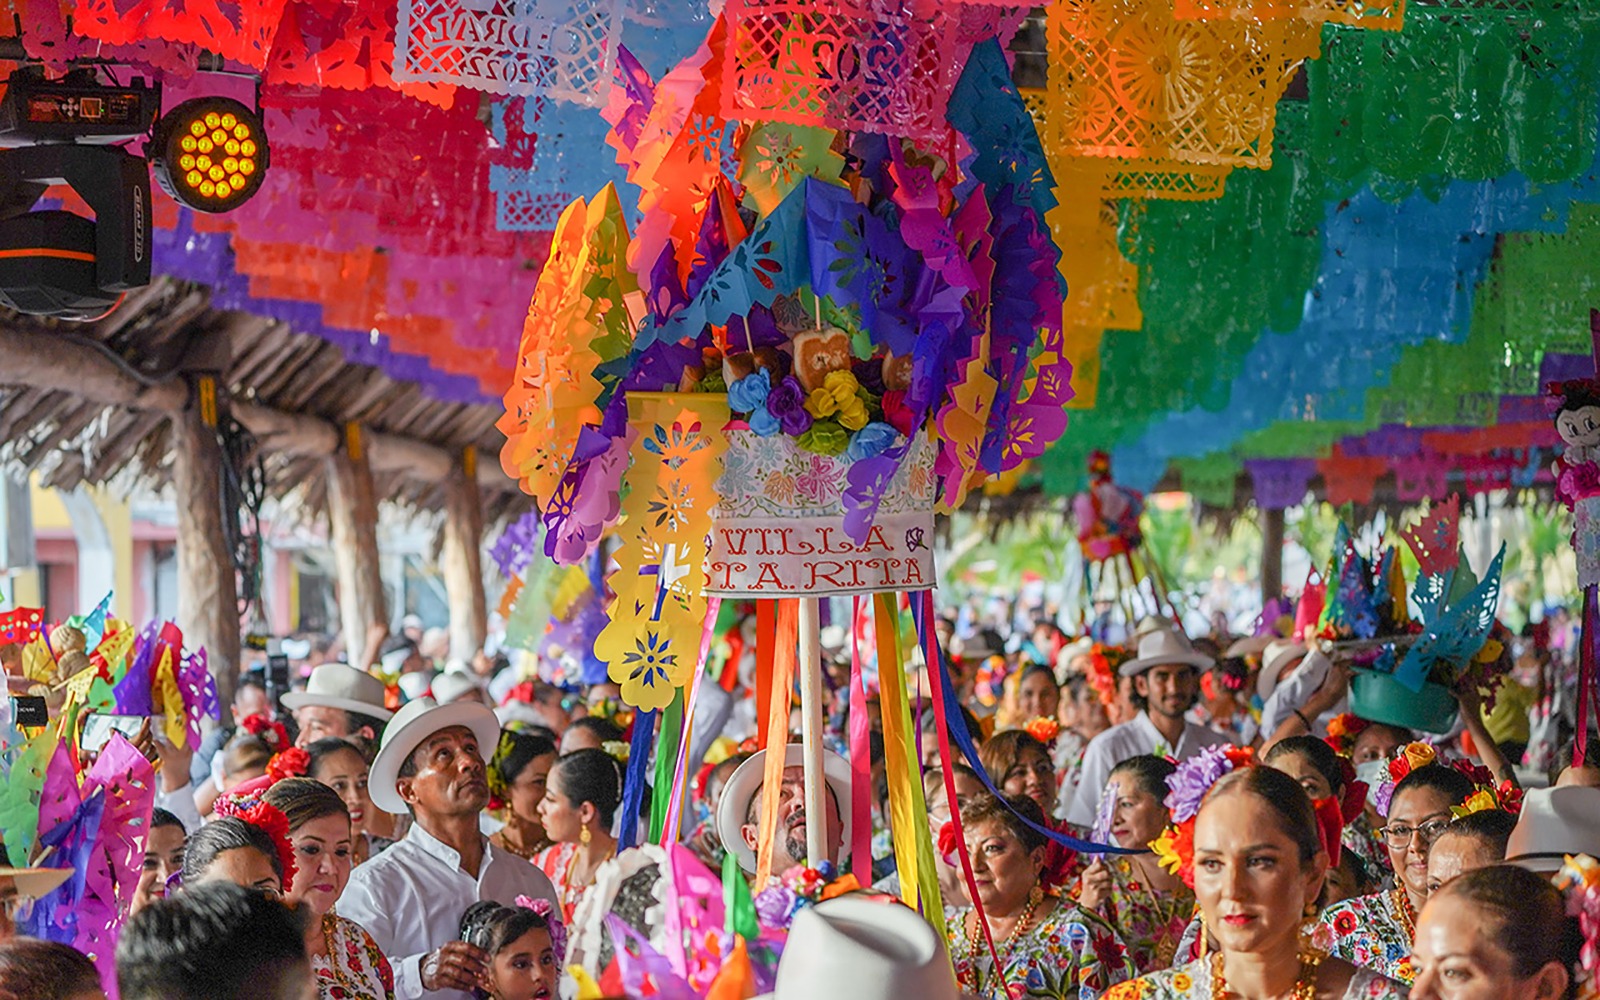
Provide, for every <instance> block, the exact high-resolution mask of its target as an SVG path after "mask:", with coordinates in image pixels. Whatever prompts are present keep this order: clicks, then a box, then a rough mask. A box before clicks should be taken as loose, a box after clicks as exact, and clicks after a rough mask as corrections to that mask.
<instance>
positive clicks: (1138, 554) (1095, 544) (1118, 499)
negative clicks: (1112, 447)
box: [1072, 451, 1177, 623]
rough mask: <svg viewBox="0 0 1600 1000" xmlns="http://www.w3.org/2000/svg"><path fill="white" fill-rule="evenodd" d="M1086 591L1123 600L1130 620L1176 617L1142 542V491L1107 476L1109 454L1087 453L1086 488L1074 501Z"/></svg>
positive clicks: (1124, 610)
mask: <svg viewBox="0 0 1600 1000" xmlns="http://www.w3.org/2000/svg"><path fill="white" fill-rule="evenodd" d="M1072 513H1073V516H1074V517H1076V518H1077V521H1078V547H1079V548H1080V549H1082V551H1083V560H1084V564H1085V576H1086V579H1087V582H1088V586H1089V593H1090V594H1091V595H1093V596H1094V597H1095V598H1096V599H1110V600H1113V601H1116V602H1118V603H1120V604H1121V605H1122V610H1123V614H1124V615H1125V616H1126V620H1127V621H1128V622H1130V623H1132V622H1135V621H1138V620H1139V619H1140V618H1142V617H1144V616H1146V615H1162V616H1171V617H1172V618H1173V619H1174V620H1175V619H1176V618H1177V613H1176V610H1175V609H1174V608H1173V607H1172V604H1171V601H1170V599H1169V598H1168V596H1167V595H1168V594H1169V593H1170V591H1168V589H1167V587H1166V583H1165V580H1164V578H1163V577H1162V574H1161V570H1160V567H1158V566H1157V565H1156V564H1155V561H1154V560H1153V559H1151V558H1150V553H1149V552H1148V551H1147V550H1146V549H1145V547H1144V531H1143V529H1141V528H1140V526H1139V517H1140V515H1142V514H1143V513H1144V495H1143V494H1141V493H1139V492H1138V491H1137V490H1130V489H1128V488H1127V487H1125V486H1119V485H1117V483H1116V482H1115V481H1113V480H1112V478H1111V456H1110V455H1108V454H1106V453H1105V452H1103V451H1092V452H1090V453H1089V488H1088V490H1086V491H1085V492H1083V493H1079V494H1078V495H1077V496H1076V497H1074V498H1073V500H1072Z"/></svg>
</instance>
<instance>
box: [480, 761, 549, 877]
mask: <svg viewBox="0 0 1600 1000" xmlns="http://www.w3.org/2000/svg"><path fill="white" fill-rule="evenodd" d="M555 764H556V744H555V741H553V740H551V739H550V738H549V737H547V736H539V735H536V734H533V733H518V732H513V731H511V730H509V729H505V730H501V732H500V745H499V747H497V748H496V749H495V754H494V757H493V758H492V759H491V760H490V761H489V770H488V780H489V792H490V794H492V795H493V796H494V797H495V798H497V799H499V800H500V801H501V802H502V803H503V804H504V808H505V822H506V825H505V826H504V827H503V828H502V829H500V830H499V831H497V832H496V833H495V834H494V836H492V837H490V838H489V842H490V843H492V844H494V846H496V847H499V848H502V849H504V850H507V851H510V852H511V853H512V854H515V855H516V856H517V857H519V858H527V859H528V860H530V861H531V860H533V858H534V857H535V856H536V855H537V854H538V853H539V852H540V851H543V850H545V849H546V848H548V847H549V846H550V838H549V837H548V836H546V834H545V832H544V823H543V822H542V821H541V820H540V819H539V804H540V803H541V802H543V801H544V795H545V790H546V789H547V788H548V787H549V783H550V771H551V769H552V768H554V767H555Z"/></svg>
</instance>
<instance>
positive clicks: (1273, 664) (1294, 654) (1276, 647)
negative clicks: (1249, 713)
mask: <svg viewBox="0 0 1600 1000" xmlns="http://www.w3.org/2000/svg"><path fill="white" fill-rule="evenodd" d="M1306 652H1307V650H1306V647H1305V646H1302V645H1301V644H1300V643H1298V642H1293V641H1291V640H1289V639H1275V640H1273V641H1272V642H1270V643H1268V644H1267V648H1266V649H1265V650H1264V651H1263V652H1262V653H1261V672H1260V673H1258V674H1256V694H1258V695H1260V696H1261V700H1262V701H1266V700H1267V699H1268V698H1270V697H1272V692H1274V691H1276V690H1277V689H1278V673H1279V671H1281V670H1282V669H1283V668H1284V667H1286V666H1288V664H1289V661H1291V660H1298V659H1302V658H1304V657H1305V655H1306Z"/></svg>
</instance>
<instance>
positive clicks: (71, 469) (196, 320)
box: [0, 278, 528, 522]
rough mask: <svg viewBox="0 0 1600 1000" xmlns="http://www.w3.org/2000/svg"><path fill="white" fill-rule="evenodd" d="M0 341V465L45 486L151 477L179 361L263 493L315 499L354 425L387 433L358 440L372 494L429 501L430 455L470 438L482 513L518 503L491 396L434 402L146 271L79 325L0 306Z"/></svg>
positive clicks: (177, 393) (276, 324) (165, 473)
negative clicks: (232, 421)
mask: <svg viewBox="0 0 1600 1000" xmlns="http://www.w3.org/2000/svg"><path fill="white" fill-rule="evenodd" d="M0 349H3V350H4V351H5V353H6V354H7V355H9V357H8V360H7V361H5V362H0V464H3V465H4V466H5V467H7V468H8V469H9V470H10V471H12V472H17V471H24V470H25V471H30V472H38V473H39V476H40V479H41V482H42V483H43V484H44V485H47V486H53V487H59V488H63V489H71V488H73V487H76V486H78V485H80V484H93V485H109V486H111V487H112V488H113V489H114V490H116V491H117V492H119V493H124V494H126V493H130V492H134V491H136V490H139V489H151V490H161V489H164V488H165V487H166V486H167V485H168V483H169V481H170V477H171V466H172V456H171V453H170V446H169V427H168V413H169V412H170V411H171V410H172V409H174V408H175V407H177V406H182V405H183V401H184V400H185V399H186V398H187V393H188V389H187V386H186V382H185V377H184V373H185V372H192V371H207V370H209V371H215V372H220V373H221V374H220V378H219V385H220V386H222V387H225V389H226V393H227V396H228V398H229V399H231V400H232V401H233V404H234V408H235V414H236V416H238V418H239V420H240V423H242V424H244V425H245V426H246V428H247V429H250V430H252V431H254V432H255V433H256V436H257V438H258V448H257V452H258V454H260V456H261V457H262V458H263V460H264V463H265V467H266V478H267V492H268V494H269V495H271V496H275V497H278V498H293V499H297V500H299V501H300V502H301V503H302V504H304V505H305V509H307V510H320V509H322V507H323V499H324V496H325V491H326V485H325V466H326V462H325V460H324V458H323V456H324V455H325V454H326V453H327V452H328V451H330V450H332V448H333V447H335V446H337V442H338V441H339V440H340V437H339V435H340V434H341V433H342V431H341V428H342V427H343V426H344V425H345V424H346V423H349V422H356V423H359V424H361V425H362V426H363V427H364V428H365V429H366V430H367V431H368V432H370V433H371V434H372V435H373V436H374V438H377V437H383V438H385V441H383V442H380V443H381V444H386V445H388V447H387V449H386V451H385V455H386V457H385V458H384V460H382V461H380V456H379V453H378V449H377V448H374V449H373V452H372V459H373V460H372V465H373V475H374V479H375V482H376V486H377V495H378V497H379V499H380V500H389V501H393V502H397V503H400V504H402V505H405V506H411V507H416V508H419V509H424V510H433V509H437V508H439V507H441V506H442V505H443V502H444V497H443V490H442V486H441V479H442V476H440V475H439V472H440V469H441V467H442V466H441V463H447V462H448V461H450V460H452V459H453V458H454V457H456V456H459V455H460V453H461V451H462V449H464V448H465V447H467V446H469V445H471V446H476V447H477V449H478V452H479V481H480V485H481V486H482V487H483V504H484V515H485V517H486V519H488V520H489V521H491V522H492V521H493V520H495V519H497V518H499V517H501V516H503V515H506V514H510V513H515V512H520V511H521V510H523V509H526V506H527V500H528V498H527V497H526V496H524V495H523V494H522V493H521V492H520V491H518V490H517V488H516V485H515V483H513V482H511V481H510V480H509V479H507V478H506V477H505V476H504V475H503V474H502V473H501V472H500V470H499V452H500V447H501V446H502V445H503V444H504V442H505V439H504V437H503V436H502V435H501V434H500V433H499V432H498V431H497V430H496V429H495V426H494V425H495V421H496V420H497V419H499V417H500V413H501V410H500V407H499V406H498V405H495V404H479V405H473V404H463V403H452V402H444V401H441V400H439V399H436V398H433V397H431V396H429V395H427V394H426V393H425V392H424V391H423V389H422V388H421V387H419V386H418V385H416V384H413V383H409V382H401V381H396V380H395V379H393V378H391V377H389V376H388V375H386V374H384V373H383V372H382V371H380V370H378V369H376V368H372V367H368V366H365V365H356V364H350V363H348V362H347V361H346V360H345V358H344V356H343V354H342V353H341V351H340V349H339V348H338V347H336V346H334V345H333V344H330V343H328V342H327V341H324V340H322V339H319V338H317V337H314V336H308V335H304V334H301V333H297V332H295V331H294V330H293V329H292V328H290V327H289V326H288V325H287V324H285V323H283V322H280V321H277V320H273V319H267V318H263V317H260V316H254V315H249V314H245V313H239V312H231V311H223V310H217V309H213V308H212V307H211V304H210V292H209V290H208V289H207V288H205V287H204V286H201V285H195V284H191V283H188V282H181V281H174V280H172V279H169V278H157V279H156V280H155V281H154V282H153V283H152V284H151V285H149V286H148V287H146V288H142V289H139V290H137V291H135V292H132V293H130V294H129V296H128V298H127V300H126V301H125V302H124V303H123V304H122V306H121V307H119V308H118V309H116V310H115V311H113V312H112V314H111V315H110V316H108V317H107V318H105V319H102V320H99V321H96V322H90V323H64V322H57V321H52V320H42V319H38V318H35V317H31V316H22V315H18V314H15V313H9V312H5V311H3V310H0ZM111 400H115V402H111V403H110V405H108V401H111ZM307 418H311V419H307Z"/></svg>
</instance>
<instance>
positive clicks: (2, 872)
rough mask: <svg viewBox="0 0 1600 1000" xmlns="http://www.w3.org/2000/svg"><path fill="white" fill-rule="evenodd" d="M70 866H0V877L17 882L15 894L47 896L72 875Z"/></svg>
mask: <svg viewBox="0 0 1600 1000" xmlns="http://www.w3.org/2000/svg"><path fill="white" fill-rule="evenodd" d="M72 872H73V869H71V868H11V867H6V866H0V878H9V879H11V880H12V881H14V882H16V884H17V895H19V896H26V897H27V898H29V899H39V898H41V897H43V896H48V895H49V894H50V893H51V892H54V891H55V889H56V888H57V887H58V886H60V885H61V884H62V883H63V882H65V881H66V880H67V879H69V878H71V877H72Z"/></svg>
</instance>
